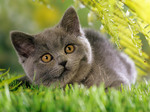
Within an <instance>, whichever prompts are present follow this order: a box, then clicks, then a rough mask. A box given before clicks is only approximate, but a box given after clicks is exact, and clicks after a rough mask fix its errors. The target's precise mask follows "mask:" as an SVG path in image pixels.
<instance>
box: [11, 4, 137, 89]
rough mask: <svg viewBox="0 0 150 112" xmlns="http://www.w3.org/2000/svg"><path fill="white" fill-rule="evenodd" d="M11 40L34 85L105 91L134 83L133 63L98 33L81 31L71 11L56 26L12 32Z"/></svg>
mask: <svg viewBox="0 0 150 112" xmlns="http://www.w3.org/2000/svg"><path fill="white" fill-rule="evenodd" d="M11 40H12V44H13V45H14V48H15V50H16V52H17V54H18V57H19V60H20V63H21V65H22V67H23V68H24V71H25V72H26V76H27V77H28V78H29V80H30V81H31V82H33V81H34V82H35V84H38V85H39V84H43V85H45V86H50V85H51V84H54V83H55V84H59V85H60V86H61V87H64V86H65V85H66V84H74V83H78V84H83V85H85V86H87V87H90V86H92V85H97V86H98V85H100V83H104V84H105V87H106V88H108V87H120V86H121V84H123V85H128V86H130V85H131V84H133V83H135V80H136V70H135V65H134V63H133V61H132V60H131V59H129V58H128V56H126V55H125V54H123V53H120V52H118V51H117V50H116V49H114V47H113V46H112V45H111V44H110V42H109V41H108V40H107V39H106V38H105V37H103V36H102V35H101V34H100V33H99V32H96V31H94V30H91V29H82V28H81V27H80V23H79V19H78V16H77V13H76V11H75V10H74V8H73V7H70V8H69V9H68V10H67V11H66V12H65V14H64V16H63V17H62V19H61V21H60V23H59V24H58V25H56V26H54V27H52V28H49V29H46V30H44V31H43V32H41V33H39V34H36V35H29V34H25V33H22V32H11Z"/></svg>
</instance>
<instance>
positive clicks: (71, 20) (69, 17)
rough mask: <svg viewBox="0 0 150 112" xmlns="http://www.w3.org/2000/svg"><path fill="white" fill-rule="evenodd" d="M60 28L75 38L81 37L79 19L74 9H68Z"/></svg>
mask: <svg viewBox="0 0 150 112" xmlns="http://www.w3.org/2000/svg"><path fill="white" fill-rule="evenodd" d="M58 26H59V27H62V28H63V29H64V30H65V31H67V33H70V34H74V35H75V36H79V35H81V31H80V23H79V19H78V16H77V13H76V11H75V9H74V8H73V7H70V8H68V9H67V11H66V12H65V14H64V16H63V17H62V19H61V21H60V23H59V25H58Z"/></svg>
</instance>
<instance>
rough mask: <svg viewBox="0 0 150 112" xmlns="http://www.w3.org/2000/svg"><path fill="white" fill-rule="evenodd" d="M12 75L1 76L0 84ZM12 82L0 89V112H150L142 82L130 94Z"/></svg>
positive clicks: (146, 87)
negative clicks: (27, 85) (28, 85)
mask: <svg viewBox="0 0 150 112" xmlns="http://www.w3.org/2000/svg"><path fill="white" fill-rule="evenodd" d="M7 78H9V79H12V78H14V75H12V77H11V75H9V74H8V73H7V75H5V77H3V79H2V78H1V80H0V84H1V82H3V81H4V80H6V79H7ZM19 84H20V83H17V82H16V81H12V82H11V83H10V84H9V85H8V84H7V83H5V84H4V85H3V86H0V88H1V89H0V112H29V111H31V112H150V92H149V90H150V84H149V83H146V82H142V83H139V84H136V85H133V86H132V88H131V90H130V91H129V90H126V89H122V91H118V90H114V89H110V90H108V92H107V93H106V92H105V90H104V86H103V85H101V86H100V87H95V86H93V87H91V88H89V89H87V88H85V87H83V86H79V85H75V86H73V87H72V86H71V88H69V87H68V86H67V87H66V88H65V90H63V89H60V88H55V89H54V88H53V87H43V86H40V87H37V86H33V85H31V86H30V87H26V85H21V86H19V87H17V86H18V85H19Z"/></svg>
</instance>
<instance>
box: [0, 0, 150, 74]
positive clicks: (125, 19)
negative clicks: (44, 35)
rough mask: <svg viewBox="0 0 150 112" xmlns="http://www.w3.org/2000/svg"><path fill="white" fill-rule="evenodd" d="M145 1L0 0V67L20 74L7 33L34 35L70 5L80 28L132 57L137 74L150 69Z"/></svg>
mask: <svg viewBox="0 0 150 112" xmlns="http://www.w3.org/2000/svg"><path fill="white" fill-rule="evenodd" d="M143 1H146V0H132V1H131V0H108V1H106V0H13V1H12V0H1V1H0V68H9V67H10V68H11V70H10V72H17V73H23V70H22V68H21V66H20V65H19V63H18V61H17V56H16V53H15V52H14V49H13V47H12V45H11V42H10V37H9V33H10V31H12V30H19V31H23V32H28V33H30V34H36V33H38V32H40V31H42V30H43V29H45V28H47V27H51V26H54V25H55V24H57V23H58V21H59V20H60V19H61V17H62V15H63V14H64V12H65V10H66V9H67V8H68V7H69V6H70V5H74V7H75V8H76V10H77V13H78V15H79V19H80V23H81V25H82V27H90V28H94V29H96V30H99V31H101V32H103V33H104V34H105V35H107V36H108V37H113V38H111V40H112V42H114V43H115V45H117V46H118V48H119V50H121V51H124V52H125V53H126V54H128V55H129V56H130V57H131V58H132V59H134V61H135V63H136V66H137V70H138V73H139V75H140V76H146V75H147V74H149V72H150V62H149V57H150V50H149V45H150V39H149V37H150V34H149V31H150V27H149V23H150V19H149V18H150V16H149V7H150V3H149V5H148V3H147V2H143ZM147 76H148V75H147Z"/></svg>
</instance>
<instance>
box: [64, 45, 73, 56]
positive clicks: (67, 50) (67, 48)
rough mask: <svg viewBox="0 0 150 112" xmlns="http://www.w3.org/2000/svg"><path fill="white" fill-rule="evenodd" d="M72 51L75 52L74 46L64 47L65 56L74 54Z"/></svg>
mask: <svg viewBox="0 0 150 112" xmlns="http://www.w3.org/2000/svg"><path fill="white" fill-rule="evenodd" d="M74 50H75V47H74V45H71V44H69V45H67V46H66V47H65V53H66V54H70V53H72V52H74Z"/></svg>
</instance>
